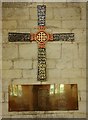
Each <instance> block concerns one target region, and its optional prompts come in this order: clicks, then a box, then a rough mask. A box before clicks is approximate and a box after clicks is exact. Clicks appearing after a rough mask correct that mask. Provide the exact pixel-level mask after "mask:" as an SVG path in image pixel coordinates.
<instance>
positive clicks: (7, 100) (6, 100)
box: [5, 92, 9, 102]
mask: <svg viewBox="0 0 88 120" xmlns="http://www.w3.org/2000/svg"><path fill="white" fill-rule="evenodd" d="M5 102H9V98H8V92H5Z"/></svg>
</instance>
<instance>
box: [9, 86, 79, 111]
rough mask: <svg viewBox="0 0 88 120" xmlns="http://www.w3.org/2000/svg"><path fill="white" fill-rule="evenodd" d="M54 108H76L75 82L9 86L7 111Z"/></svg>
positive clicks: (50, 109) (76, 92) (47, 109)
mask: <svg viewBox="0 0 88 120" xmlns="http://www.w3.org/2000/svg"><path fill="white" fill-rule="evenodd" d="M54 110H78V90H77V85H76V84H52V85H50V84H46V85H11V86H9V111H54Z"/></svg>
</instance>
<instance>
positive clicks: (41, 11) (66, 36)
mask: <svg viewBox="0 0 88 120" xmlns="http://www.w3.org/2000/svg"><path fill="white" fill-rule="evenodd" d="M37 14H38V32H37V33H35V34H32V33H11V32H10V33H9V38H8V39H9V42H32V41H36V42H37V43H38V74H37V80H38V81H46V80H47V75H46V48H45V44H46V42H48V41H70V42H73V41H74V33H54V34H51V33H47V32H46V31H45V18H46V6H45V5H38V6H37Z"/></svg>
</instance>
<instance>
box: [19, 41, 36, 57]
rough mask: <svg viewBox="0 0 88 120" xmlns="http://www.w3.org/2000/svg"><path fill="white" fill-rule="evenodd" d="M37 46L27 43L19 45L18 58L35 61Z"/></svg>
mask: <svg viewBox="0 0 88 120" xmlns="http://www.w3.org/2000/svg"><path fill="white" fill-rule="evenodd" d="M37 51H38V48H37V44H36V43H34V44H33V43H29V44H22V45H19V57H20V58H24V59H35V58H37Z"/></svg>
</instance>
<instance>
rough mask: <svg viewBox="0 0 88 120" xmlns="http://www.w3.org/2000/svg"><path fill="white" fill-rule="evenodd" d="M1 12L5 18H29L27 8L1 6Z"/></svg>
mask: <svg viewBox="0 0 88 120" xmlns="http://www.w3.org/2000/svg"><path fill="white" fill-rule="evenodd" d="M2 13H3V14H2V18H3V19H5V20H14V19H15V20H19V19H21V20H22V19H23V20H24V19H29V8H3V9H2ZM24 16H25V17H24Z"/></svg>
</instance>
